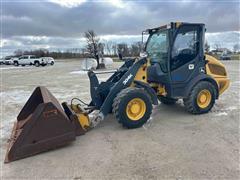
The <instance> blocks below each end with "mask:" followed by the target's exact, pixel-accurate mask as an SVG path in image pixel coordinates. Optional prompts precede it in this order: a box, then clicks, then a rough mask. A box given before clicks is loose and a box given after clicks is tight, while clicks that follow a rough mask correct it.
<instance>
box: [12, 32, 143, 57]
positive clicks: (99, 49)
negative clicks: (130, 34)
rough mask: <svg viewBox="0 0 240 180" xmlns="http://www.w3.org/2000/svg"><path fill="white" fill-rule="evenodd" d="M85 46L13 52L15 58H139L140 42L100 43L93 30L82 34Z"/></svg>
mask: <svg viewBox="0 0 240 180" xmlns="http://www.w3.org/2000/svg"><path fill="white" fill-rule="evenodd" d="M84 38H85V40H86V46H85V47H83V48H69V49H66V50H55V51H49V50H48V49H35V50H21V49H18V50H16V51H15V52H14V55H15V56H21V55H29V54H31V55H35V56H37V57H43V56H45V57H47V56H51V57H53V58H55V59H66V58H86V57H91V58H95V59H96V60H97V61H98V60H99V59H100V58H101V57H104V56H108V57H117V56H119V55H120V56H124V57H134V56H139V53H140V51H141V49H142V42H140V41H139V42H133V43H131V44H127V43H125V42H122V43H116V42H113V41H104V42H102V41H101V39H100V38H99V36H97V35H96V33H95V32H94V31H93V30H88V31H86V32H85V33H84Z"/></svg>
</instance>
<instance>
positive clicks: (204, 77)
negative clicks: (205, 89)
mask: <svg viewBox="0 0 240 180" xmlns="http://www.w3.org/2000/svg"><path fill="white" fill-rule="evenodd" d="M199 81H209V82H210V83H212V84H213V85H214V87H215V88H216V92H217V94H216V99H218V97H219V89H218V84H217V82H216V81H215V80H214V79H213V78H212V77H211V76H209V75H207V74H200V75H198V76H197V77H195V78H193V79H192V80H191V81H190V82H189V83H188V85H187V87H186V88H185V95H184V96H185V97H187V96H188V95H189V94H190V92H191V90H192V89H193V87H194V86H195V85H196V84H197V83H198V82H199Z"/></svg>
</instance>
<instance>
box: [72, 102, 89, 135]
mask: <svg viewBox="0 0 240 180" xmlns="http://www.w3.org/2000/svg"><path fill="white" fill-rule="evenodd" d="M71 108H72V110H73V111H74V112H75V113H76V115H77V117H78V121H79V123H80V125H81V127H82V128H83V129H84V130H87V128H89V126H90V120H89V117H88V115H87V114H86V113H84V111H83V110H82V108H81V107H80V106H79V105H77V104H72V105H71Z"/></svg>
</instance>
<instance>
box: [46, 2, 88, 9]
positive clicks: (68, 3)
mask: <svg viewBox="0 0 240 180" xmlns="http://www.w3.org/2000/svg"><path fill="white" fill-rule="evenodd" d="M86 1H87V0H49V2H51V3H55V4H58V5H60V6H62V7H67V8H74V7H78V6H80V5H81V4H83V3H85V2H86Z"/></svg>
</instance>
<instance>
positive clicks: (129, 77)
mask: <svg viewBox="0 0 240 180" xmlns="http://www.w3.org/2000/svg"><path fill="white" fill-rule="evenodd" d="M132 77H133V75H132V74H129V75H128V77H127V78H126V79H125V80H124V81H123V84H124V85H126V84H127V82H128V81H129V80H130V79H131V78H132Z"/></svg>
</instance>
